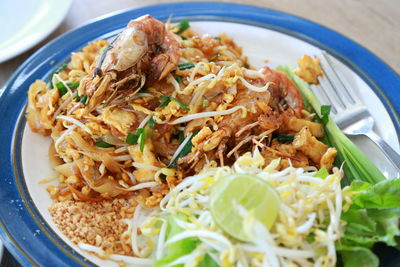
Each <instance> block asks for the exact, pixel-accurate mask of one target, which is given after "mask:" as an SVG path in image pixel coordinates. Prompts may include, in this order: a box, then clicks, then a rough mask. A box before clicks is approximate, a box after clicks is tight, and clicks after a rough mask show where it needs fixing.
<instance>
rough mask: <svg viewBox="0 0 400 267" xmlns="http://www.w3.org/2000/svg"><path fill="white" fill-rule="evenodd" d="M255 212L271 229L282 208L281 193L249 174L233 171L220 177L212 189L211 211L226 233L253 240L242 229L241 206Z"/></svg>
mask: <svg viewBox="0 0 400 267" xmlns="http://www.w3.org/2000/svg"><path fill="white" fill-rule="evenodd" d="M239 205H240V206H242V207H244V208H245V209H246V210H247V211H253V214H254V216H255V217H256V219H257V220H258V221H260V222H261V223H263V224H264V225H265V226H266V227H267V228H268V229H270V228H271V226H272V225H273V223H274V222H275V219H276V216H277V215H278V210H279V196H278V193H277V192H276V191H275V189H274V188H273V187H271V186H270V185H269V184H268V183H267V182H265V181H264V180H262V179H261V178H259V177H257V176H255V175H250V174H234V175H230V176H226V177H223V178H221V179H220V180H218V181H217V182H216V183H215V184H214V185H213V187H212V189H211V196H210V210H211V214H212V216H213V218H214V220H215V222H216V223H217V224H218V226H219V227H221V228H222V229H223V230H224V231H225V232H226V233H228V234H229V235H231V236H233V237H234V238H236V239H239V240H242V241H250V240H249V237H248V236H247V235H246V233H245V232H244V229H243V217H242V216H241V215H240V214H239V209H238V206H239Z"/></svg>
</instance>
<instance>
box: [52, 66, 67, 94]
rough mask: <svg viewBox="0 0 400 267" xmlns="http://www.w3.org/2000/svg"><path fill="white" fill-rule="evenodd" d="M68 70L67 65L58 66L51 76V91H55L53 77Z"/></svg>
mask: <svg viewBox="0 0 400 267" xmlns="http://www.w3.org/2000/svg"><path fill="white" fill-rule="evenodd" d="M66 68H67V64H66V63H64V64H62V65H60V66H58V67H57V68H56V69H55V70H54V71H53V72H52V73H51V74H50V78H49V79H50V88H51V89H53V82H52V81H53V76H54V74H57V73H59V72H60V71H63V70H65V69H66Z"/></svg>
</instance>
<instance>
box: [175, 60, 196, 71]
mask: <svg viewBox="0 0 400 267" xmlns="http://www.w3.org/2000/svg"><path fill="white" fill-rule="evenodd" d="M193 67H194V64H193V63H192V62H186V63H182V64H179V65H178V69H179V70H187V69H191V68H193Z"/></svg>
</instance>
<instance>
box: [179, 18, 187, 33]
mask: <svg viewBox="0 0 400 267" xmlns="http://www.w3.org/2000/svg"><path fill="white" fill-rule="evenodd" d="M189 27H190V24H189V21H188V20H187V19H184V20H182V21H181V22H180V23H179V24H178V26H177V28H178V31H177V32H176V33H177V34H181V33H183V32H184V31H186V30H187V29H188V28H189Z"/></svg>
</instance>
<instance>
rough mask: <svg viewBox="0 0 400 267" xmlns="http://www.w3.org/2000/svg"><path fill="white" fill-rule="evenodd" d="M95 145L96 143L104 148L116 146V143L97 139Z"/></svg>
mask: <svg viewBox="0 0 400 267" xmlns="http://www.w3.org/2000/svg"><path fill="white" fill-rule="evenodd" d="M95 145H96V146H97V147H102V148H108V147H114V145H112V144H109V143H107V142H104V141H97V142H96V143H95Z"/></svg>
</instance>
